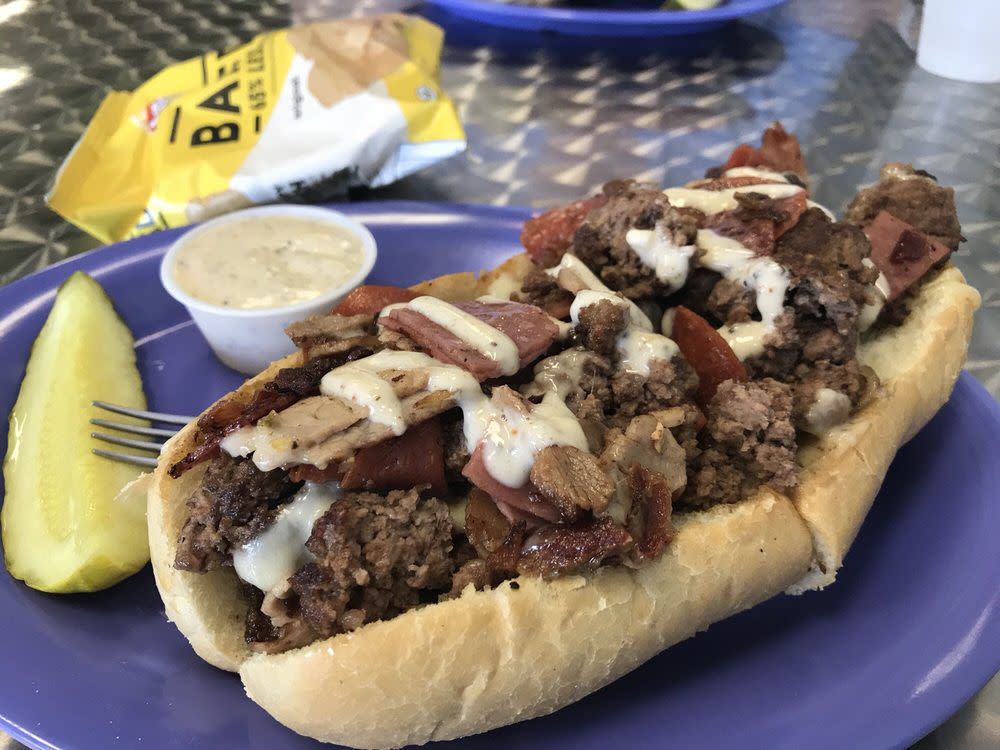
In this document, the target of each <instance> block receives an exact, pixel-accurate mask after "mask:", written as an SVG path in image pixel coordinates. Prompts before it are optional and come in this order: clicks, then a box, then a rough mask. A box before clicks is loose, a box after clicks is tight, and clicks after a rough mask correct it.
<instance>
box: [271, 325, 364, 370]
mask: <svg viewBox="0 0 1000 750" xmlns="http://www.w3.org/2000/svg"><path fill="white" fill-rule="evenodd" d="M373 321H374V317H373V316H371V315H366V314H361V315H314V316H313V317H311V318H306V319H305V320H300V321H297V322H295V323H292V324H291V325H290V326H288V327H287V328H286V329H285V333H286V334H288V338H290V339H291V340H292V342H293V343H294V344H295V346H297V347H298V348H299V349H301V350H302V355H303V356H304V357H305V359H306V360H307V361H308V360H310V359H315V358H316V357H327V356H330V355H332V354H339V353H340V352H344V351H348V350H349V349H351V348H353V347H355V346H361V345H367V346H371V345H372V344H373V343H374V342H373V340H372V337H373V336H374V334H375V331H374V330H373V329H374V326H373Z"/></svg>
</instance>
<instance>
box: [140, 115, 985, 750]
mask: <svg viewBox="0 0 1000 750" xmlns="http://www.w3.org/2000/svg"><path fill="white" fill-rule="evenodd" d="M521 240H522V244H523V246H524V252H522V253H520V254H517V255H515V256H513V257H512V258H510V259H509V260H507V261H506V262H505V263H503V264H502V265H501V266H499V267H498V268H495V269H492V270H489V271H484V272H483V273H481V274H479V275H475V274H471V273H456V274H451V275H446V276H443V277H439V278H437V279H432V280H428V281H426V282H424V283H422V284H418V285H416V286H415V287H412V288H410V289H400V288H394V287H373V286H367V287H361V288H359V289H357V290H355V291H354V292H352V293H351V294H350V295H349V296H348V297H347V298H345V299H344V300H343V301H342V302H341V303H340V304H339V305H338V306H337V307H336V308H335V309H334V310H333V311H331V313H330V314H328V315H323V316H318V317H314V318H310V319H308V320H304V321H301V322H298V323H295V324H293V325H292V326H290V327H289V329H288V334H289V336H290V337H291V338H292V340H293V341H294V342H295V343H296V345H297V346H298V351H297V352H296V353H295V354H292V355H290V356H289V357H286V358H285V359H283V360H280V361H278V362H275V363H274V364H272V366H271V367H270V368H268V369H267V370H265V371H264V372H263V373H261V374H260V375H258V376H257V377H255V378H252V379H251V380H248V381H247V382H246V383H244V384H243V385H242V386H241V387H240V388H238V389H237V390H236V391H234V392H233V393H232V394H230V395H228V396H226V397H224V398H222V399H220V400H219V401H218V402H216V403H215V404H213V405H212V406H211V407H209V408H208V409H207V410H206V411H205V412H204V413H203V414H202V415H201V416H200V417H199V418H198V419H197V420H195V421H194V422H192V423H191V424H189V425H188V426H187V427H185V428H184V429H183V430H182V431H181V432H180V433H179V434H178V435H177V436H175V437H174V438H172V439H171V441H170V442H169V443H168V444H167V446H166V447H165V449H164V451H163V453H162V455H161V460H160V462H159V466H158V468H157V470H156V473H155V476H154V479H153V484H152V487H151V489H150V493H149V507H148V516H149V533H150V550H151V555H152V560H153V566H154V572H155V576H156V583H157V586H158V588H159V591H160V594H161V596H162V598H163V602H164V605H165V609H166V613H167V616H168V617H169V618H170V619H171V620H172V621H173V622H174V623H175V624H176V625H177V627H178V628H179V630H180V631H181V632H182V633H183V634H184V636H185V637H186V638H187V639H188V640H189V641H190V643H191V645H192V647H193V648H194V650H195V651H196V652H197V653H198V654H199V655H200V656H201V657H202V658H203V659H205V660H206V661H208V662H209V663H211V664H213V665H214V666H216V667H218V668H220V669H225V670H229V671H233V672H238V673H239V675H240V677H241V679H242V681H243V683H244V685H245V687H246V691H247V694H248V695H249V697H250V698H251V699H253V700H254V701H256V702H257V703H259V704H260V705H261V706H262V707H263V708H264V709H265V710H267V711H268V712H269V713H270V714H271V715H273V716H274V717H275V718H276V719H277V720H278V721H280V722H282V723H283V724H285V725H287V726H289V727H291V728H292V729H293V730H295V731H297V732H299V733H301V734H304V735H307V736H310V737H314V738H317V739H319V740H323V741H327V742H334V743H338V744H342V745H349V746H352V747H359V748H373V747H401V746H404V745H408V744H420V743H424V742H427V741H431V740H441V739H451V738H455V737H461V736H465V735H469V734H474V733H477V732H483V731H486V730H489V729H492V728H494V727H498V726H502V725H506V724H511V723H514V722H518V721H523V720H526V719H530V718H532V717H535V716H540V715H543V714H547V713H550V712H552V711H555V710H558V709H559V708H561V707H563V706H565V705H567V704H569V703H571V702H573V701H575V700H578V699H579V698H581V697H583V696H584V695H586V694H588V693H590V692H593V691H594V690H597V689H598V688H600V687H601V686H603V685H605V684H607V683H609V682H610V681H612V680H614V679H616V678H618V677H620V676H621V675H623V674H625V673H627V672H628V671H630V670H631V669H634V668H635V667H636V666H638V665H639V664H641V663H642V662H644V661H646V660H647V659H649V658H651V657H652V656H654V655H655V654H657V653H658V652H660V651H661V650H663V649H665V648H667V647H669V646H671V645H672V644H675V643H677V642H679V641H681V640H683V639H686V638H688V637H690V636H692V635H694V634H695V633H697V632H698V631H700V630H703V629H705V628H707V627H708V626H709V625H711V624H712V623H714V622H717V621H719V620H721V619H724V618H725V617H728V616H730V615H732V614H734V613H736V612H739V611H741V610H744V609H746V608H748V607H751V606H753V605H755V604H757V603H759V602H762V601H764V600H766V599H768V598H770V597H772V596H775V595H777V594H779V593H781V592H789V593H793V594H797V593H802V592H805V591H809V590H813V589H820V588H823V587H824V586H827V585H829V584H830V583H832V582H833V581H834V579H835V577H836V574H837V570H838V569H839V568H840V567H841V565H842V564H843V563H844V558H845V555H846V554H847V552H848V550H849V548H850V546H851V543H852V542H853V540H854V538H855V535H856V534H857V532H858V529H859V527H860V526H861V523H862V522H863V520H864V518H865V515H866V514H867V512H868V510H869V509H870V507H871V504H872V502H873V499H874V497H875V495H876V493H877V491H878V489H879V486H880V485H881V482H882V480H883V478H884V476H885V472H886V470H887V468H888V466H889V464H890V462H891V460H892V458H893V456H894V455H895V453H896V451H897V449H898V448H899V447H900V446H901V445H902V444H903V443H905V442H906V441H907V440H908V439H909V438H910V437H912V436H913V435H914V434H915V433H916V432H917V431H918V430H919V429H920V428H921V427H922V426H923V424H925V423H926V422H927V421H928V420H929V419H930V417H931V416H932V415H933V414H934V413H935V412H936V411H937V409H938V408H940V406H941V405H942V404H943V403H944V402H945V401H946V400H947V398H948V396H949V394H950V392H951V389H952V387H953V385H954V383H955V380H956V378H957V376H958V373H959V371H960V369H961V367H962V363H963V362H964V358H965V354H966V349H967V346H968V341H969V337H970V335H971V328H972V318H973V312H974V310H975V309H976V308H977V307H978V305H979V295H978V294H977V293H976V291H975V290H974V289H973V288H972V287H970V286H969V285H967V284H966V283H965V280H964V279H963V277H962V274H961V273H960V272H959V271H958V269H956V268H955V267H954V266H953V265H952V264H951V263H950V261H949V257H950V254H951V253H952V252H953V251H954V250H955V249H957V247H958V245H959V243H960V242H961V241H962V236H961V229H960V226H959V223H958V219H957V216H956V211H955V204H954V195H953V192H952V191H951V190H950V189H949V188H946V187H943V186H941V185H939V184H938V183H937V181H936V180H935V179H934V177H933V176H931V175H929V174H928V173H926V172H923V171H921V170H919V169H915V168H913V167H912V166H911V165H908V164H903V163H893V164H888V165H886V166H885V167H884V168H883V169H882V171H881V175H880V178H879V180H878V182H877V183H875V184H874V185H872V186H869V187H866V188H864V189H862V190H861V191H859V193H858V194H857V196H856V197H855V198H854V200H853V201H852V202H851V204H850V205H849V207H848V208H847V211H846V213H845V215H844V217H843V219H842V220H839V221H838V220H836V219H835V218H834V216H833V215H832V214H831V212H830V211H829V210H827V209H826V208H824V207H823V206H820V205H818V204H816V203H814V202H813V201H812V200H811V198H810V194H809V189H808V182H807V174H806V167H805V163H804V161H803V158H802V155H801V150H800V147H799V144H798V142H797V141H796V139H795V138H794V136H792V135H790V134H788V133H786V132H785V131H784V130H783V129H782V128H781V126H780V125H779V124H777V123H775V125H773V126H772V127H770V128H769V129H768V130H767V131H766V132H765V133H764V136H763V139H762V142H761V145H760V146H759V147H755V146H750V145H743V146H740V147H738V148H737V149H736V150H735V151H734V152H733V153H732V155H731V156H730V157H729V159H728V160H727V161H726V162H725V163H724V164H723V165H720V166H719V167H717V168H713V169H711V170H709V171H708V173H707V174H706V176H705V177H704V178H703V179H699V180H695V181H692V182H690V183H688V184H687V185H684V186H682V187H678V188H669V189H666V190H663V189H661V188H660V187H659V186H656V185H651V184H648V183H643V182H637V181H634V180H616V181H613V182H611V183H608V184H607V185H605V186H604V187H603V189H602V191H601V192H600V193H598V194H597V195H594V196H591V197H587V198H584V199H581V200H580V201H577V202H575V203H572V204H570V205H568V206H564V207H561V208H557V209H553V210H551V211H548V212H545V213H542V214H540V215H538V216H535V217H533V218H531V219H530V220H528V221H527V222H526V224H525V227H524V231H523V233H522V235H521Z"/></svg>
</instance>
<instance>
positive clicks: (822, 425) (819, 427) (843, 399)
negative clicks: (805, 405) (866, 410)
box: [805, 388, 851, 435]
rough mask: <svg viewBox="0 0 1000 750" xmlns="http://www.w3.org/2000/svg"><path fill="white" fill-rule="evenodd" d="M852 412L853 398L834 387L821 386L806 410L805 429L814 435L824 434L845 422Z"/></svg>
mask: <svg viewBox="0 0 1000 750" xmlns="http://www.w3.org/2000/svg"><path fill="white" fill-rule="evenodd" d="M850 414H851V399H849V398H848V397H847V396H846V395H844V394H843V393H840V392H839V391H835V390H833V389H832V388H820V389H819V390H818V391H816V397H815V399H814V400H813V403H812V405H811V406H810V407H809V410H808V411H807V412H806V425H805V430H806V431H807V432H811V433H812V434H813V435H822V434H823V433H825V432H828V431H829V430H830V429H832V428H833V427H836V426H837V425H838V424H842V423H843V422H845V421H846V420H847V418H848V417H849V416H850Z"/></svg>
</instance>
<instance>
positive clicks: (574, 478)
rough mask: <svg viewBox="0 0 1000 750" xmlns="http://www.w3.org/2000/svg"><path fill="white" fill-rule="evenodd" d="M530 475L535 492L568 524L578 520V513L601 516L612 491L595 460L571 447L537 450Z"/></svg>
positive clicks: (563, 446)
mask: <svg viewBox="0 0 1000 750" xmlns="http://www.w3.org/2000/svg"><path fill="white" fill-rule="evenodd" d="M530 476H531V483H532V484H533V485H535V487H536V488H537V490H538V492H539V493H540V494H541V495H542V496H543V497H544V498H545V499H546V500H547V501H548V502H550V503H552V504H553V505H554V506H556V507H557V508H558V509H559V512H560V513H561V514H562V517H563V518H564V519H566V520H571V521H572V520H577V519H578V518H580V516H581V515H582V513H581V512H586V511H590V512H593V513H594V514H595V515H600V514H601V513H603V512H604V510H605V509H606V508H607V507H608V502H609V501H610V500H611V494H612V492H613V491H614V487H613V486H612V484H611V480H610V479H608V476H607V474H606V473H605V472H604V470H603V469H602V468H601V465H600V464H599V463H598V461H597V458H596V457H595V456H593V455H591V454H590V453H586V452H584V451H582V450H580V449H579V448H574V447H573V446H571V445H550V446H548V447H546V448H543V449H542V450H541V451H539V452H538V453H537V454H536V455H535V463H534V465H533V466H532V467H531V475H530Z"/></svg>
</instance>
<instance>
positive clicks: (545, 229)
mask: <svg viewBox="0 0 1000 750" xmlns="http://www.w3.org/2000/svg"><path fill="white" fill-rule="evenodd" d="M607 202H608V196H606V195H595V196H594V197H592V198H583V199H582V200H578V201H575V202H573V203H570V204H569V205H568V206H560V207H559V208H553V209H551V210H549V211H546V212H545V213H542V214H539V215H538V216H532V217H531V218H530V219H528V220H527V221H526V222H524V229H523V230H521V244H522V245H524V249H525V250H527V251H528V255H529V256H531V259H532V260H533V261H535V264H536V265H539V266H541V267H542V268H548V267H550V266H554V265H555V264H556V263H558V262H559V259H560V258H561V257H562V256H563V254H564V253H565V252H566V250H567V249H568V248H569V245H570V243H571V242H572V241H573V235H574V234H576V230H577V229H579V228H580V225H581V224H583V222H584V219H586V218H587V215H588V214H589V213H590V212H591V211H593V210H594V209H595V208H600V207H601V206H603V205H604V204H605V203H607Z"/></svg>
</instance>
